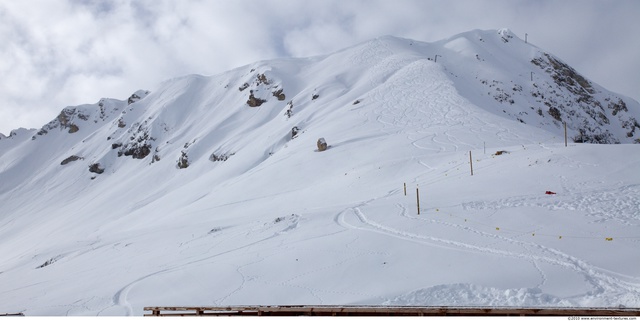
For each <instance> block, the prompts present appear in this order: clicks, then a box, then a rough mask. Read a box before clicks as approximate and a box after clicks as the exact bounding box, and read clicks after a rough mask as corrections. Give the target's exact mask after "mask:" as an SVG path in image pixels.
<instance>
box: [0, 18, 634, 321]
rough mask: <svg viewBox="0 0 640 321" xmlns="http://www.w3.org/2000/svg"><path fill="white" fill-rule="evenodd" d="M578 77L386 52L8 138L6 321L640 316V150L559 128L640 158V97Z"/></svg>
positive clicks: (484, 59) (506, 36) (410, 51)
mask: <svg viewBox="0 0 640 321" xmlns="http://www.w3.org/2000/svg"><path fill="white" fill-rule="evenodd" d="M436 55H437V56H436ZM567 67H568V66H563V65H562V63H561V61H560V60H559V59H557V58H555V57H553V56H552V55H550V54H548V53H545V52H543V51H542V50H540V49H539V48H537V47H535V46H532V45H531V44H526V43H524V42H523V41H522V40H521V39H518V38H517V37H515V36H514V35H513V34H512V33H511V32H509V31H508V30H489V31H480V30H474V31H471V32H468V33H464V34H461V35H457V36H454V37H452V38H450V39H445V40H443V41H441V42H436V43H421V42H418V41H414V40H408V39H400V38H395V37H381V38H378V39H374V40H371V41H369V42H365V43H362V44H359V45H356V46H354V47H351V48H347V49H345V50H342V51H339V52H336V53H333V54H330V55H326V56H318V57H311V58H300V59H280V60H273V61H262V62H257V63H255V64H253V65H250V66H245V67H241V68H238V69H235V70H231V71H229V72H226V73H223V74H220V75H216V76H210V77H205V76H198V75H190V76H185V77H182V78H178V79H172V80H168V81H166V82H165V83H164V84H162V85H161V86H160V87H159V88H157V89H155V90H154V91H153V92H147V91H138V92H136V93H135V94H134V95H132V96H131V97H129V99H127V100H126V101H120V100H115V99H103V100H101V101H100V102H98V103H96V104H92V105H83V106H77V107H67V108H65V109H64V110H63V111H62V112H61V114H60V116H59V117H58V118H56V119H55V120H53V121H52V122H50V123H49V124H47V125H45V126H44V127H43V128H41V129H40V130H26V129H22V130H17V131H14V132H12V134H11V135H10V136H9V137H0V138H1V139H0V182H2V183H1V184H0V240H1V242H0V257H2V258H3V260H2V261H0V312H2V311H5V312H24V313H25V314H26V315H141V314H142V308H143V307H144V306H163V305H167V306H177V305H189V306H197V305H239V304H242V305H247V304H391V305H455V306H458V305H462V306H478V305H492V306H585V307H591V306H593V307H612V306H619V305H624V306H628V307H640V271H638V269H637V262H640V251H637V248H638V246H639V245H640V217H639V213H640V197H639V196H640V171H639V170H638V169H640V149H639V148H638V146H639V145H634V144H618V145H592V144H576V143H574V142H573V140H572V139H570V140H569V144H568V146H567V147H565V145H564V137H563V133H564V129H563V126H562V125H561V124H562V122H565V121H566V122H567V124H568V126H567V127H568V128H569V129H568V131H569V136H570V137H571V138H575V137H577V136H578V135H580V134H581V133H582V137H583V140H585V141H593V142H622V143H632V142H634V140H636V139H638V138H639V137H640V132H639V131H636V130H635V129H636V128H640V125H637V121H635V117H638V115H640V105H639V104H638V103H637V102H635V101H633V100H630V99H628V98H625V97H620V96H618V95H616V94H613V93H610V92H608V91H606V90H605V89H603V88H601V87H599V86H598V85H597V84H593V83H591V82H589V81H588V80H586V79H584V78H583V77H581V76H579V74H577V73H576V72H575V71H573V70H572V69H570V67H568V68H567ZM531 79H533V80H531ZM511 100H513V103H512V102H511ZM620 102H622V103H620ZM250 106H254V107H250ZM623 107H624V108H623ZM538 110H540V112H538ZM556 111H557V112H556ZM600 113H602V115H604V117H603V116H601V115H600ZM604 119H606V121H605V120H604ZM625 126H626V127H625ZM294 132H295V135H292V134H294ZM629 133H631V134H630V135H629ZM320 137H324V138H325V139H326V140H327V142H328V143H329V148H328V150H326V151H324V152H318V151H317V150H316V141H317V140H318V138H320ZM498 151H503V153H501V155H496V154H497V153H496V152H498ZM470 152H471V155H472V161H473V170H474V175H473V176H472V175H470V168H469V166H470V164H469V159H470V158H469V153H470ZM62 163H64V165H63V164H62ZM405 183H406V186H407V195H406V196H405V195H404V188H403V187H404V184H405ZM416 191H418V192H419V198H420V214H419V215H418V214H417V208H416ZM546 191H553V192H555V193H557V194H551V195H548V194H545V192H546Z"/></svg>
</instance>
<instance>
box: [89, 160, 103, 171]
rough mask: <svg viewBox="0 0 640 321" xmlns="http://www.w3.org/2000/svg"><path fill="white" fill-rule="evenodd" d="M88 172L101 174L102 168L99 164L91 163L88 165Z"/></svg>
mask: <svg viewBox="0 0 640 321" xmlns="http://www.w3.org/2000/svg"><path fill="white" fill-rule="evenodd" d="M89 171H90V172H91V173H96V174H102V173H104V167H102V165H100V163H93V164H91V165H89Z"/></svg>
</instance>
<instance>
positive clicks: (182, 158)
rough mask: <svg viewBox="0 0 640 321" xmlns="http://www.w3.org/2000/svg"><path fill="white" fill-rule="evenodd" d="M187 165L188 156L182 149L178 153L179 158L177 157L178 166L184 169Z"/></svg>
mask: <svg viewBox="0 0 640 321" xmlns="http://www.w3.org/2000/svg"><path fill="white" fill-rule="evenodd" d="M187 167H189V156H187V153H186V152H185V151H182V155H180V158H179V159H178V168H179V169H185V168H187Z"/></svg>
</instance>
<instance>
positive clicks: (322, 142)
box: [317, 137, 327, 152]
mask: <svg viewBox="0 0 640 321" xmlns="http://www.w3.org/2000/svg"><path fill="white" fill-rule="evenodd" d="M317 145H318V151H319V152H323V151H325V150H327V142H326V141H325V140H324V138H322V137H321V138H319V139H318V143H317Z"/></svg>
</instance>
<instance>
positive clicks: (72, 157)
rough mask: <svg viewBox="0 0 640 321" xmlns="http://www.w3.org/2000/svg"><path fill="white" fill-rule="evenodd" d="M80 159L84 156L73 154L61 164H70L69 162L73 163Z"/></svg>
mask: <svg viewBox="0 0 640 321" xmlns="http://www.w3.org/2000/svg"><path fill="white" fill-rule="evenodd" d="M80 159H84V158H82V157H80V156H76V155H72V156H69V157H67V158H65V159H64V160H63V161H62V162H61V163H60V165H67V164H69V163H71V162H75V161H77V160H80Z"/></svg>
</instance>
